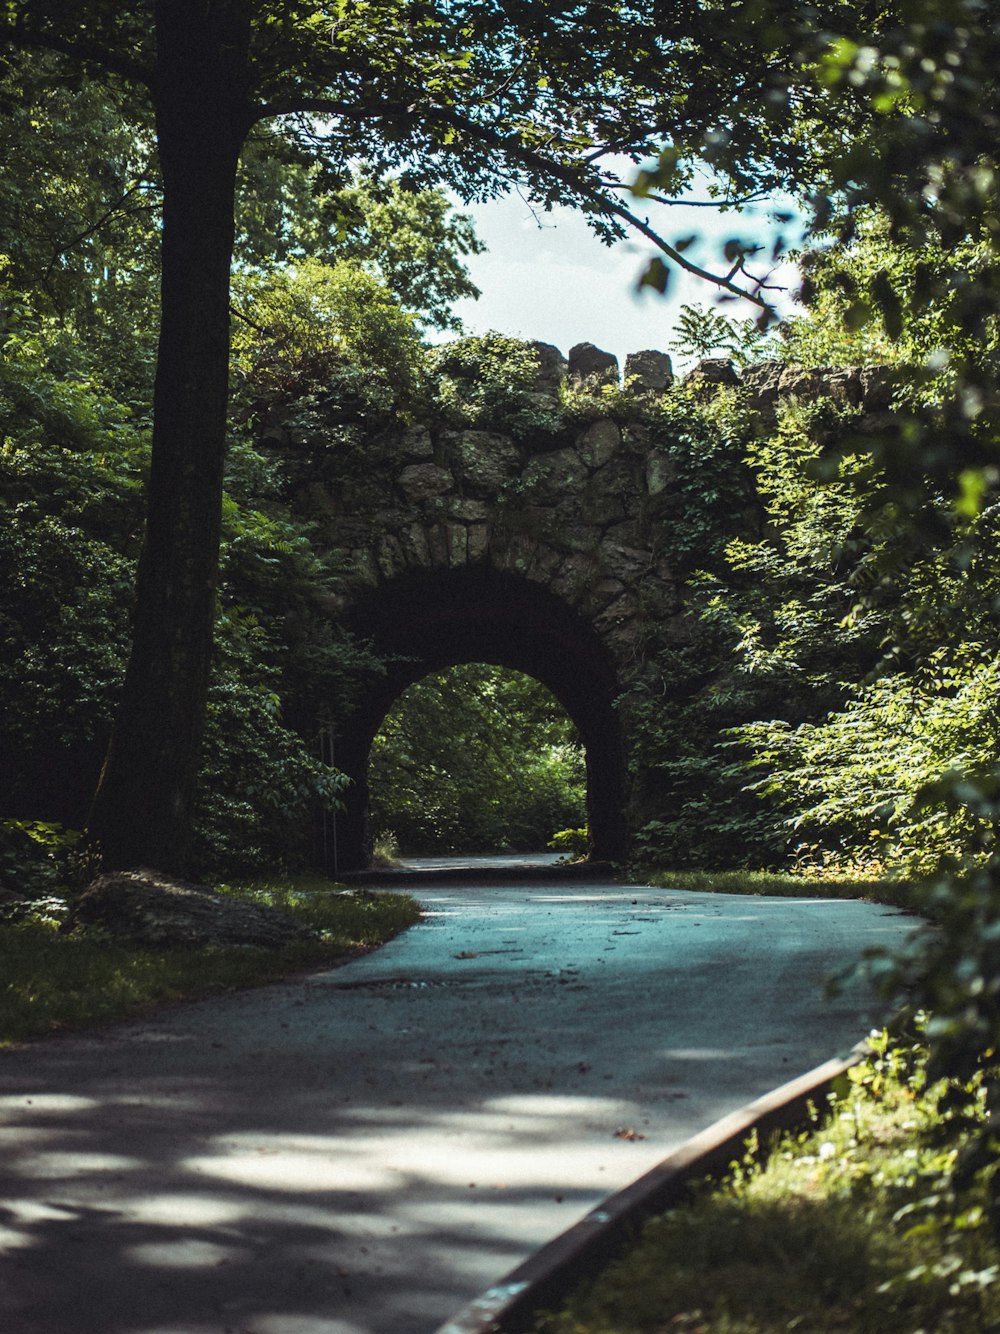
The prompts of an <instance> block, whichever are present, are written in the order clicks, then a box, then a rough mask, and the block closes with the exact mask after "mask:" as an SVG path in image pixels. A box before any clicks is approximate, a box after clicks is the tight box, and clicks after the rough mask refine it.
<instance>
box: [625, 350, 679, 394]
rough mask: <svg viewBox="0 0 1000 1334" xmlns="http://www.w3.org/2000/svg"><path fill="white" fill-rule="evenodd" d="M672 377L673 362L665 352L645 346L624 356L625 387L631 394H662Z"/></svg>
mask: <svg viewBox="0 0 1000 1334" xmlns="http://www.w3.org/2000/svg"><path fill="white" fill-rule="evenodd" d="M673 378H674V367H673V363H672V362H671V360H670V358H669V357H668V356H667V354H666V352H657V351H655V350H654V349H653V348H647V349H646V350H645V351H644V352H630V353H629V354H628V356H627V357H626V358H625V389H626V390H627V391H628V392H629V393H631V394H662V393H663V391H664V389H667V388H669V386H670V385H671V383H672V382H673Z"/></svg>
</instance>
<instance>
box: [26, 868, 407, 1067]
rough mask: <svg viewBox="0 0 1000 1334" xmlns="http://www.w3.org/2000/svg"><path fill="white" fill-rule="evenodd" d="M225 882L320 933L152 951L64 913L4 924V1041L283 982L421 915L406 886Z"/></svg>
mask: <svg viewBox="0 0 1000 1334" xmlns="http://www.w3.org/2000/svg"><path fill="white" fill-rule="evenodd" d="M220 888H222V889H223V890H224V892H226V893H230V894H236V895H238V896H240V897H243V898H249V899H252V900H253V901H255V902H258V903H266V904H270V905H272V906H273V907H277V908H281V909H283V910H284V911H286V912H289V913H291V914H292V915H293V916H295V917H298V918H299V919H300V920H303V921H305V922H307V923H308V924H309V925H310V926H313V927H315V928H316V929H317V930H318V931H319V932H320V933H321V935H320V938H319V939H318V940H316V941H307V942H305V943H302V944H296V945H294V946H288V947H285V948H283V949H280V950H264V949H248V948H245V947H239V948H225V949H222V948H215V949H213V948H203V949H175V950H165V951H153V950H144V949H138V948H136V947H135V946H134V945H130V944H127V943H125V942H122V941H117V940H114V939H113V938H111V937H108V936H107V935H104V934H101V933H97V932H85V931H84V932H75V933H73V934H72V935H60V934H59V931H58V926H57V924H56V923H55V922H45V921H25V922H22V923H18V924H17V925H4V926H0V979H2V981H0V1046H8V1045H10V1044H11V1043H13V1042H25V1041H29V1040H30V1039H32V1038H38V1037H43V1036H45V1035H46V1034H49V1033H53V1032H56V1031H59V1030H69V1029H79V1028H87V1027H90V1026H92V1025H94V1024H101V1023H107V1022H109V1021H110V1020H114V1019H122V1018H125V1017H126V1016H128V1015H132V1014H136V1013H138V1012H141V1011H142V1010H144V1009H146V1008H147V1007H148V1006H150V1005H153V1004H156V1003H159V1002H163V1001H178V1000H189V999H193V998H196V997H199V996H208V995H211V994H213V993H215V992H222V991H234V990H237V989H240V988H244V987H253V986H260V985H262V984H263V983H265V982H274V981H277V980H278V979H279V978H282V977H287V976H288V975H289V974H290V973H294V972H296V971H299V970H301V969H304V968H309V967H312V966H318V965H320V964H324V963H329V962H332V961H335V960H337V959H343V958H349V957H351V956H353V955H355V954H358V953H361V952H363V951H365V950H370V949H374V948H375V947H376V946H377V945H380V944H382V943H383V942H384V941H386V940H389V939H391V938H392V937H393V936H395V935H397V934H398V933H399V932H400V931H402V930H404V929H405V928H406V927H407V926H409V925H411V924H412V923H413V922H415V921H416V920H417V918H418V917H419V915H420V910H419V908H418V907H417V904H416V903H415V902H414V900H413V899H411V898H410V897H409V896H408V895H406V894H387V893H377V894H373V893H364V892H353V891H349V890H344V889H343V887H341V886H337V885H334V884H332V883H331V882H329V881H325V880H321V879H318V878H315V877H288V878H276V879H273V880H269V881H251V882H247V883H242V884H233V885H226V886H220Z"/></svg>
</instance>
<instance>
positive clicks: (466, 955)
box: [451, 950, 479, 959]
mask: <svg viewBox="0 0 1000 1334" xmlns="http://www.w3.org/2000/svg"><path fill="white" fill-rule="evenodd" d="M451 957H452V958H453V959H478V958H479V955H478V954H476V953H475V952H474V951H473V950H463V951H462V953H461V954H453V955H452V956H451Z"/></svg>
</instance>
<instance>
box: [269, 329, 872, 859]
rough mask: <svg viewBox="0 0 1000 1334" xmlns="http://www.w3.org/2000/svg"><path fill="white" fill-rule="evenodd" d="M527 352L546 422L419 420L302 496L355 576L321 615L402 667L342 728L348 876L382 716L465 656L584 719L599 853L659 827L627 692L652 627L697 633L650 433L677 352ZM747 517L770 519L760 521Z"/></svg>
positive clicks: (676, 498)
mask: <svg viewBox="0 0 1000 1334" xmlns="http://www.w3.org/2000/svg"><path fill="white" fill-rule="evenodd" d="M531 346H532V347H533V348H534V350H535V352H536V354H537V358H538V373H537V380H536V381H535V383H534V384H533V385H531V386H530V387H529V388H528V389H527V390H526V391H523V392H522V393H521V395H520V406H521V408H522V409H523V408H529V409H531V412H533V413H534V416H535V418H536V419H537V421H536V425H535V426H534V427H529V428H527V429H526V428H524V427H523V426H522V428H521V429H520V430H518V431H517V432H516V433H515V432H514V431H512V430H503V429H485V428H483V427H482V426H481V425H477V426H476V427H474V428H470V427H456V426H449V425H447V424H443V425H442V424H441V423H440V422H439V423H437V424H430V425H417V426H411V427H408V428H406V429H405V430H402V431H398V432H395V433H390V435H388V436H386V437H384V438H381V439H380V440H377V441H374V442H373V441H372V440H370V439H366V440H365V442H364V448H363V450H359V451H358V452H357V454H356V455H355V456H353V461H352V459H351V458H343V459H342V461H341V462H340V463H338V464H337V466H336V469H335V470H334V472H332V473H331V474H330V475H329V476H326V477H324V478H323V479H317V478H316V477H315V476H314V477H312V478H310V479H308V480H306V479H304V480H303V481H302V482H301V484H300V485H301V495H300V502H301V505H302V507H303V508H304V509H306V510H307V511H308V512H310V513H312V514H313V515H315V516H316V517H317V519H318V521H319V524H320V528H321V531H322V533H323V535H324V540H325V541H326V542H327V543H329V545H330V546H331V547H332V548H336V549H337V550H338V552H339V553H340V554H341V556H342V558H343V565H344V568H345V571H346V573H345V576H344V580H343V584H342V586H341V587H342V591H341V593H340V594H338V596H337V597H336V598H334V599H332V600H331V602H330V605H329V606H328V608H327V610H328V612H329V614H330V615H331V616H333V617H334V618H336V619H337V620H338V621H339V622H340V623H341V624H343V625H345V626H347V627H348V628H350V629H351V630H352V631H354V632H356V633H357V634H358V635H360V636H361V637H362V638H364V639H365V640H367V641H370V642H371V643H372V644H373V646H374V648H375V649H376V650H377V651H378V653H379V654H380V655H383V656H384V657H385V659H386V660H387V663H388V666H387V668H386V671H385V673H384V675H372V677H371V678H370V679H368V680H367V681H366V683H365V685H364V688H363V690H362V692H361V696H360V699H359V700H358V702H357V706H356V708H355V709H354V711H353V712H352V714H351V715H350V716H349V717H346V718H342V719H338V720H337V722H336V727H335V731H336V739H335V759H336V763H337V766H338V768H340V769H342V770H343V771H344V772H346V773H347V774H348V775H349V776H350V778H351V779H352V783H351V786H350V789H349V791H348V794H347V798H346V809H345V810H344V811H343V812H342V813H341V814H340V815H339V816H338V827H337V848H338V867H339V869H340V870H352V869H360V868H363V867H364V866H366V865H367V864H368V862H369V857H370V847H371V836H370V822H369V814H368V806H369V790H368V782H367V770H368V756H369V751H370V748H371V743H372V740H373V738H374V736H375V733H376V732H377V731H378V729H379V727H380V725H381V723H382V721H383V719H384V717H385V715H386V713H387V711H388V710H389V708H390V707H391V705H392V704H393V702H394V701H395V699H396V698H397V697H398V696H399V695H400V694H401V693H402V691H403V690H405V689H406V687H407V686H409V685H411V684H412V683H413V682H414V681H416V680H419V679H420V678H421V677H423V676H425V675H427V674H428V673H429V672H432V671H436V670H440V669H443V668H447V667H449V666H455V665H458V664H460V663H464V662H472V661H481V662H489V663H493V664H497V665H500V666H504V667H508V668H513V669H516V670H519V671H522V672H525V673H527V674H528V675H530V676H533V677H535V678H537V679H538V680H539V681H541V682H542V683H543V684H544V685H545V686H547V687H548V689H549V690H550V691H551V692H552V694H553V695H554V696H555V698H556V699H557V700H558V701H559V702H560V703H561V705H562V706H563V707H564V708H565V710H566V712H567V714H568V715H569V716H570V718H571V719H572V720H573V722H574V723H575V724H576V726H577V728H578V730H579V733H580V736H581V740H582V742H583V745H584V747H585V750H586V756H587V776H588V813H589V822H590V831H591V856H592V857H593V858H600V859H608V860H612V861H622V860H624V859H625V858H626V857H627V855H628V851H629V839H630V833H631V832H632V831H633V830H634V829H635V828H636V827H637V826H638V825H639V824H640V823H642V822H643V819H644V818H648V811H647V808H648V793H647V792H645V790H644V780H643V775H642V773H641V772H639V771H637V768H636V766H635V765H634V764H633V763H632V756H631V750H632V746H631V737H630V710H629V700H630V697H631V695H632V693H633V692H634V691H635V690H636V689H638V688H639V687H641V682H642V680H643V677H644V674H645V673H646V671H647V670H648V666H649V663H648V644H649V641H650V633H649V632H650V630H651V628H652V629H653V630H655V633H656V636H657V637H658V638H659V640H660V642H663V641H664V640H666V641H667V642H670V641H673V642H676V643H682V642H684V640H685V638H686V636H687V634H688V624H687V621H686V617H685V612H684V592H685V590H684V578H683V574H679V573H678V572H677V569H676V565H675V561H674V554H673V532H674V529H675V526H676V523H677V520H678V516H679V513H680V512H681V511H682V510H683V508H684V506H685V504H686V503H687V501H686V499H685V497H684V495H683V494H682V488H680V487H679V485H678V480H677V467H676V460H675V458H672V457H671V456H670V454H669V452H665V451H664V449H663V448H662V444H661V443H660V442H659V440H658V439H657V438H656V433H655V432H654V431H652V430H651V426H650V423H651V418H652V415H653V409H654V406H655V402H656V400H657V398H658V397H659V396H660V395H662V394H664V393H665V392H666V391H668V390H669V388H670V386H671V383H672V374H671V367H670V360H669V358H668V357H667V356H666V355H665V354H663V353H660V352H641V353H636V354H634V355H633V356H630V357H629V358H628V359H627V361H626V365H625V383H624V387H623V386H621V385H620V383H619V369H618V365H617V362H616V360H615V358H614V357H612V356H610V355H609V354H607V353H603V352H601V351H600V350H599V349H597V348H594V347H593V346H591V345H590V344H583V345H581V346H579V347H577V348H574V349H573V350H572V352H571V353H570V356H569V359H568V361H567V360H566V359H564V358H563V357H562V355H561V353H560V352H559V351H558V350H557V349H555V348H553V347H551V346H549V345H546V344H532V345H531ZM567 379H568V381H569V383H570V385H571V387H576V388H578V389H580V390H581V391H583V392H582V393H581V395H580V396H579V397H578V402H577V406H576V408H574V409H573V410H567V409H566V407H565V404H564V403H563V401H562V395H561V386H562V384H563V382H564V381H566V380H567ZM686 383H687V384H688V386H689V388H691V389H692V391H693V392H694V393H695V394H703V393H711V392H713V390H714V388H715V387H716V386H719V385H725V384H728V385H731V386H734V387H739V386H740V385H741V384H742V387H743V390H744V391H745V401H746V408H747V411H748V412H755V413H758V414H760V413H764V414H766V413H767V412H769V411H770V410H771V409H772V407H773V405H774V403H775V402H776V400H777V399H778V398H780V397H782V396H783V395H786V394H796V395H808V396H810V397H815V396H818V395H825V396H830V397H832V398H833V399H834V400H835V401H839V402H841V403H844V404H848V405H851V406H855V407H859V408H861V409H863V410H868V409H874V410H876V411H877V410H878V409H879V408H881V407H884V406H885V404H884V403H881V402H878V401H876V400H877V399H878V395H879V393H880V392H881V390H880V388H879V386H878V385H877V384H876V383H875V382H874V381H873V380H872V379H871V377H866V375H865V373H863V372H859V371H811V372H809V371H798V370H793V369H789V368H787V367H783V366H782V365H781V364H779V363H762V364H760V365H758V366H755V367H753V368H752V369H751V370H749V371H745V372H744V373H743V376H742V380H741V379H740V377H739V376H737V374H736V372H735V371H734V370H733V368H732V367H731V366H730V364H729V362H727V361H721V360H708V361H703V362H701V363H699V365H698V366H697V367H696V368H695V369H694V371H693V372H691V374H690V375H689V376H688V377H687V381H686ZM580 404H582V405H583V406H582V407H581V406H580ZM529 415H530V414H529ZM314 430H315V428H314ZM266 434H267V433H266V432H265V438H266ZM284 434H285V436H286V438H287V432H285V433H284ZM747 494H748V495H749V492H747ZM748 507H749V502H748ZM733 517H734V521H735V520H736V519H738V518H739V516H733ZM740 522H742V523H743V524H744V525H745V524H746V523H748V522H756V520H755V519H754V518H753V516H751V515H750V514H749V512H747V513H745V514H744V515H743V516H742V519H741V520H740ZM644 811H646V812H647V813H646V814H645V815H644Z"/></svg>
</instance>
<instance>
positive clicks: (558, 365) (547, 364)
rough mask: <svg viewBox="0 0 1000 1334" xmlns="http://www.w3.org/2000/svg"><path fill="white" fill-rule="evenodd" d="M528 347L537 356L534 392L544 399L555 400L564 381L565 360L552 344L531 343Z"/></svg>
mask: <svg viewBox="0 0 1000 1334" xmlns="http://www.w3.org/2000/svg"><path fill="white" fill-rule="evenodd" d="M529 346H530V347H531V348H532V350H533V351H534V352H535V353H536V355H537V356H538V379H537V380H536V381H535V388H536V390H537V391H538V392H539V393H542V394H544V395H545V396H546V398H557V397H558V396H559V388H560V386H561V385H562V383H563V381H564V380H565V379H566V358H565V357H564V356H563V354H562V353H561V352H560V351H559V349H558V348H557V347H555V346H554V345H553V344H552V343H539V342H532V343H530V344H529Z"/></svg>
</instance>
